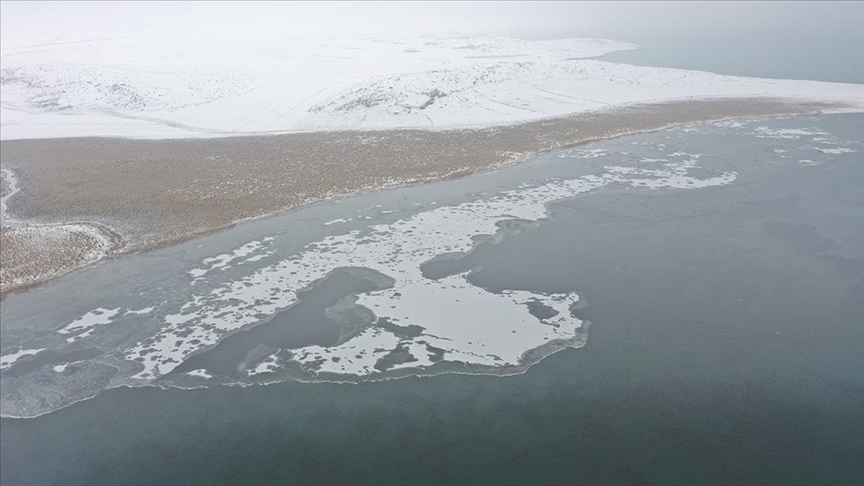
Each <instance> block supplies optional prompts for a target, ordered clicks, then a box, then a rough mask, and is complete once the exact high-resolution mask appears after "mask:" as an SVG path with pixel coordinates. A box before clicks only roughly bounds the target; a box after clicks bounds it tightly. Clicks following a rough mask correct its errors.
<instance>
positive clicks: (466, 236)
mask: <svg viewBox="0 0 864 486" xmlns="http://www.w3.org/2000/svg"><path fill="white" fill-rule="evenodd" d="M839 119H843V116H839V118H838V117H822V118H792V119H787V120H778V121H748V122H739V121H731V122H722V123H718V124H715V125H713V126H694V127H686V128H682V129H676V130H671V131H666V132H659V133H656V134H644V135H637V136H631V137H623V138H621V139H617V140H611V141H604V142H599V143H595V144H591V145H588V146H583V147H579V148H575V149H568V150H563V151H558V152H553V153H549V154H545V155H543V156H541V157H538V158H537V159H535V160H532V161H530V162H528V163H526V164H524V165H520V166H519V167H514V168H508V169H505V170H500V171H498V172H496V173H493V174H486V175H481V176H476V177H470V178H466V179H463V180H459V181H450V182H444V183H436V184H429V185H425V186H419V187H414V188H405V189H399V190H393V191H386V192H382V193H377V194H369V195H364V196H359V197H356V198H352V199H348V200H343V201H333V202H330V203H325V204H320V205H316V206H313V207H309V208H304V209H302V210H299V211H295V212H291V213H286V214H283V215H280V216H276V217H273V218H268V219H266V220H260V221H255V222H250V223H247V224H243V225H240V226H238V227H236V228H234V229H231V230H229V231H226V232H224V233H220V234H217V235H212V236H208V237H205V238H201V239H199V240H194V241H190V242H187V243H185V244H182V245H179V246H177V247H173V248H169V249H164V250H160V251H156V252H151V253H147V254H144V255H133V256H129V257H125V258H122V259H118V260H114V261H111V262H105V263H103V264H100V265H98V266H96V267H94V268H91V269H86V270H84V271H82V272H78V273H76V274H74V275H71V276H68V277H66V278H63V279H61V280H59V281H57V282H54V283H52V284H49V285H46V286H44V287H41V288H39V289H36V290H34V291H32V292H28V293H25V294H21V295H12V296H10V297H9V298H8V299H7V301H6V302H4V305H3V324H2V328H0V331H2V333H3V334H2V338H3V339H2V340H3V349H2V359H3V362H4V370H3V374H0V380H2V396H0V404H2V413H3V415H6V416H10V415H11V416H33V415H38V414H42V413H46V412H49V411H51V410H54V409H56V408H58V407H62V406H65V405H68V404H70V403H73V402H75V401H77V400H81V399H84V398H88V397H90V396H93V395H94V394H96V393H98V392H99V391H101V390H104V389H106V388H112V387H117V386H121V385H146V384H161V385H166V386H171V385H176V386H180V387H199V386H215V385H218V384H250V383H261V382H278V381H285V380H303V381H362V380H369V379H373V380H374V379H384V378H391V377H399V376H405V375H411V374H438V373H447V372H458V373H476V374H512V373H519V372H523V371H524V370H525V369H526V368H527V367H528V366H530V365H531V364H533V363H536V362H537V361H539V360H541V359H543V358H544V357H546V356H548V355H549V354H552V353H554V352H555V351H558V350H560V349H563V348H568V347H580V346H582V345H584V344H585V342H586V340H587V339H588V333H587V327H588V326H587V321H586V319H585V318H584V317H580V315H581V312H582V310H581V309H584V308H585V306H586V305H587V308H588V309H590V306H591V302H590V299H588V300H587V302H586V300H585V299H584V298H583V296H582V295H581V294H580V292H581V291H582V289H580V288H563V289H554V290H550V289H544V288H542V287H538V286H533V285H527V286H521V287H514V288H493V287H492V286H489V285H482V284H477V283H476V282H475V281H474V277H473V275H474V274H475V272H476V268H475V267H473V266H471V265H470V264H468V263H469V262H471V261H472V258H473V255H474V251H475V250H476V248H478V245H479V246H480V247H482V246H488V245H495V244H498V243H500V242H502V241H506V240H507V239H508V237H512V236H513V235H516V234H519V233H520V232H526V231H529V232H530V231H535V230H536V229H537V228H538V227H540V226H542V225H543V224H545V222H546V221H547V220H548V218H549V217H550V212H549V211H550V208H554V207H556V205H561V204H566V202H567V201H569V200H571V199H572V198H574V197H579V196H581V195H586V194H591V193H604V192H606V193H618V192H624V193H634V194H640V193H643V192H644V193H646V194H650V193H653V192H654V191H658V190H659V191H672V192H675V191H705V193H706V197H707V195H710V194H713V193H712V192H711V191H720V190H746V189H747V188H748V187H749V182H748V181H750V180H751V178H752V177H756V176H759V177H766V175H767V176H768V177H772V176H775V175H776V176H777V177H783V176H784V174H787V173H789V172H790V171H791V172H795V171H804V170H820V169H819V168H820V167H822V166H825V165H830V164H832V163H836V162H837V161H844V160H847V161H848V160H856V157H857V158H860V156H861V151H862V143H861V140H860V139H857V140H856V139H854V138H855V137H854V132H851V133H850V132H848V130H847V133H842V130H841V131H840V132H841V133H833V132H832V130H829V129H826V128H824V127H825V126H826V124H827V125H830V126H832V127H833V128H836V126H835V125H836V124H834V125H832V124H831V123H830V122H831V121H832V120H839ZM841 125H842V124H841ZM850 136H852V138H853V139H851V140H850V139H849V137H850ZM740 146H748V147H749V150H748V155H747V156H746V157H742V156H741V155H740V153H738V154H737V155H736V152H734V150H732V149H733V148H734V147H740ZM688 209H690V210H694V211H697V210H698V208H688ZM538 225H539V226H538ZM778 231H781V232H782V231H783V229H782V228H780V229H779V230H778ZM834 251H835V252H837V255H835V256H837V257H838V258H844V257H846V255H844V254H843V252H844V249H843V248H836V249H834ZM340 269H343V270H340ZM346 271H347V272H348V273H349V274H350V276H351V277H350V278H349V279H347V280H344V279H343V281H338V278H340V277H339V276H340V275H343V274H344V272H346ZM343 277H344V275H343ZM334 279H337V280H334ZM318 288H321V289H323V290H322V292H323V294H322V295H317V294H316V295H312V294H313V292H314V291H315V290H316V289H318ZM304 294H305V295H306V297H308V300H307V299H306V297H304ZM298 303H301V304H303V305H305V309H306V310H305V311H303V312H305V314H302V318H301V317H300V316H298V315H294V316H292V312H294V313H298V312H300V309H301V305H300V304H298ZM304 320H306V321H309V320H312V321H314V322H317V323H319V324H318V325H310V326H306V327H305V328H304V329H303V330H301V327H302V326H301V325H300V324H301V323H302V322H305V321H304ZM265 331H266V332H265ZM325 331H326V332H325ZM256 332H257V334H258V335H256V334H255V333H256ZM277 338H278V339H277ZM283 341H284V342H285V343H287V344H282V345H278V344H277V342H283ZM91 350H96V353H94V352H92V351H91ZM82 351H86V352H82ZM94 354H96V355H95V356H94ZM70 357H74V359H70ZM186 360H188V361H189V363H188V364H187V363H184V361H186ZM208 363H209V365H208ZM34 365H35V366H34ZM208 366H209V367H208ZM16 370H17V371H16ZM22 371H24V372H22Z"/></svg>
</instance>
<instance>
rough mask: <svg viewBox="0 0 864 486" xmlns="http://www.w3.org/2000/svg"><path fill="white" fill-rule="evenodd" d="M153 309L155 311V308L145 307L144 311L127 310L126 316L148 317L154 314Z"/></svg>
mask: <svg viewBox="0 0 864 486" xmlns="http://www.w3.org/2000/svg"><path fill="white" fill-rule="evenodd" d="M153 309H155V307H144V308H143V309H138V310H127V311H126V312H125V314H126V315H128V314H135V315H146V314H149V313H151V312H153Z"/></svg>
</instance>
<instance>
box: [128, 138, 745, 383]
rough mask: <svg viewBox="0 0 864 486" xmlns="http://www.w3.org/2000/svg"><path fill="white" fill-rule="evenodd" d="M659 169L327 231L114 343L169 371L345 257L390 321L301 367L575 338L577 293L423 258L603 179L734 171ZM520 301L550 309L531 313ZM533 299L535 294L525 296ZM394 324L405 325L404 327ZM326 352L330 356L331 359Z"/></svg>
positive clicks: (551, 184) (309, 357)
mask: <svg viewBox="0 0 864 486" xmlns="http://www.w3.org/2000/svg"><path fill="white" fill-rule="evenodd" d="M680 156H687V157H686V158H683V160H680V161H678V162H674V163H668V164H665V165H664V166H662V168H660V169H656V170H647V169H631V168H622V167H611V168H608V170H607V172H605V173H601V174H600V175H588V176H583V177H580V178H576V179H570V180H550V181H548V182H547V183H545V184H542V185H539V186H535V187H521V188H519V189H514V190H511V191H507V192H504V193H501V194H499V195H496V196H490V197H487V198H485V199H481V200H476V201H472V202H465V203H462V204H459V205H455V206H439V207H436V208H433V209H429V210H425V211H422V212H420V213H417V214H414V215H413V216H410V217H407V218H404V219H400V220H398V221H396V222H394V223H389V224H379V225H373V226H370V227H369V228H367V229H366V230H365V231H360V230H354V231H350V232H347V233H344V234H340V235H333V236H327V237H324V238H323V239H321V240H319V241H317V242H315V243H312V244H309V245H307V246H306V248H305V250H304V251H302V252H301V253H299V254H296V255H294V256H292V257H289V258H287V259H283V260H282V261H279V262H277V263H274V264H272V265H268V266H265V267H263V268H260V269H259V270H257V271H255V272H254V273H252V274H250V275H248V276H246V277H243V278H239V279H237V280H234V281H231V282H228V283H225V284H223V285H221V286H218V287H216V288H214V289H209V290H206V291H202V292H201V293H198V294H196V295H194V297H193V298H192V299H191V300H190V302H188V303H187V304H186V305H184V306H183V307H181V308H180V310H179V312H178V313H175V314H170V315H168V316H166V317H165V318H164V322H163V327H162V329H161V330H160V331H159V332H158V333H157V334H156V335H155V336H152V337H151V338H149V339H147V340H146V341H144V342H142V343H140V344H138V345H136V346H133V347H131V348H130V349H126V350H123V351H122V352H121V355H122V357H124V358H126V359H129V360H134V359H135V358H138V357H144V358H145V360H144V362H143V363H142V364H143V369H142V370H141V371H140V372H139V373H138V374H137V375H135V377H134V378H136V379H141V380H145V381H149V380H152V379H154V378H157V377H159V376H162V375H164V374H166V373H168V372H170V371H171V370H173V369H174V368H175V367H176V366H177V365H178V364H179V363H181V362H182V361H183V360H184V359H185V358H186V357H188V356H189V355H191V354H192V353H194V352H196V351H200V350H201V349H203V348H206V347H210V346H212V345H214V344H216V343H217V342H218V341H219V339H220V338H221V337H223V336H225V335H227V334H229V333H231V332H233V331H236V330H238V329H241V328H244V327H247V326H250V325H253V324H256V323H258V322H260V321H261V318H262V317H261V316H262V315H263V316H269V315H272V314H274V313H276V312H278V311H279V310H281V309H284V308H286V307H288V306H290V305H292V304H294V303H296V302H297V292H298V291H300V290H302V289H304V288H307V287H309V286H310V285H313V284H314V283H316V282H318V281H320V280H321V279H323V278H325V277H326V276H327V275H328V274H329V273H330V272H332V271H333V270H335V269H338V268H344V267H362V268H368V269H371V270H374V271H377V272H380V273H382V274H385V275H387V276H389V277H391V278H393V279H394V281H395V284H394V285H393V286H392V288H388V289H385V290H379V291H374V292H369V293H364V294H360V295H359V296H358V297H357V303H358V304H359V305H362V306H365V307H367V308H368V309H370V310H372V311H373V312H374V313H375V315H376V316H377V317H379V318H386V319H387V320H389V322H390V323H391V326H388V327H381V326H378V325H373V326H371V327H369V328H367V329H365V330H363V331H362V332H360V333H359V334H358V335H356V336H354V337H352V338H351V339H348V340H347V341H345V342H344V343H342V344H340V345H338V346H334V347H329V348H325V347H319V346H309V347H306V348H302V349H298V350H294V357H293V358H292V359H293V360H294V361H295V362H296V363H299V364H300V365H301V366H302V367H304V368H305V369H307V371H309V372H312V373H314V372H318V373H320V372H332V373H344V374H352V375H357V374H359V375H368V374H374V373H378V372H380V371H381V370H382V369H393V368H400V367H419V368H422V367H424V366H427V365H429V364H430V363H431V362H432V361H433V358H432V356H435V358H434V360H436V361H437V360H440V361H453V362H463V363H467V364H472V365H484V366H512V365H519V364H521V363H522V359H523V356H525V353H527V352H531V351H534V350H536V349H537V348H539V347H541V346H544V345H548V344H550V343H557V342H562V343H564V344H565V345H566V343H567V340H568V339H570V340H571V341H572V342H571V343H570V344H571V345H579V344H581V342H576V341H578V340H577V339H576V336H575V334H574V333H575V331H576V330H578V329H580V326H581V324H582V323H581V322H580V321H579V320H578V319H576V318H575V317H573V316H572V315H571V314H570V313H569V311H568V312H564V308H565V307H569V306H570V305H571V304H572V303H574V302H575V301H576V299H577V298H578V297H577V296H576V295H575V294H562V295H544V294H540V293H531V292H524V291H518V292H517V291H509V292H502V293H494V292H489V291H487V290H484V289H482V288H478V287H476V286H474V285H472V284H471V283H470V282H469V281H468V279H467V277H466V275H465V274H460V275H452V276H448V277H445V278H441V279H437V280H434V279H430V278H426V277H424V276H423V274H422V272H421V269H420V267H421V265H422V264H424V263H425V262H429V261H430V260H433V259H435V258H436V257H437V256H439V255H444V254H452V253H459V252H468V251H470V250H471V249H472V248H473V246H474V244H475V240H474V239H473V238H474V237H477V236H480V235H495V234H496V233H497V232H499V231H500V230H501V225H502V224H509V223H507V222H508V221H512V220H523V221H529V222H530V221H537V220H539V219H542V218H545V217H546V215H547V209H546V205H547V204H548V203H550V202H553V201H556V200H559V199H563V198H567V197H571V196H574V195H577V194H580V193H583V192H587V191H592V190H596V189H598V188H600V187H603V186H605V185H608V184H613V183H617V184H624V185H630V186H634V187H639V186H641V187H650V188H661V187H675V188H695V187H707V186H713V185H723V184H728V183H729V182H731V181H732V180H734V179H735V177H736V174H735V173H734V172H726V173H722V174H718V175H717V176H715V177H710V178H707V179H700V178H696V177H692V176H690V175H688V170H689V169H691V168H693V167H695V164H696V161H697V159H698V158H699V156H700V154H684V153H681V154H680ZM529 302H537V303H539V304H542V305H545V306H546V307H549V308H552V309H554V310H555V311H556V312H557V314H555V317H554V318H549V319H545V320H544V319H539V318H537V317H535V316H534V315H532V314H531V313H530V312H529V308H530V307H531V305H529ZM532 305H537V304H532ZM394 326H412V327H410V328H408V329H413V330H414V331H416V332H411V333H406V332H402V331H400V330H399V327H394ZM334 358H336V359H334Z"/></svg>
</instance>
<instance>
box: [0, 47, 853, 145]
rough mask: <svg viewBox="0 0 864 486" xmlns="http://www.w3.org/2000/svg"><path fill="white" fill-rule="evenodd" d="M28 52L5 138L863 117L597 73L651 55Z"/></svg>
mask: <svg viewBox="0 0 864 486" xmlns="http://www.w3.org/2000/svg"><path fill="white" fill-rule="evenodd" d="M30 42H31V43H27V42H23V41H16V40H15V39H4V42H3V46H2V49H0V54H2V57H3V65H2V70H0V123H2V132H0V138H2V139H7V140H8V139H22V138H45V137H72V136H97V135H102V136H123V137H136V138H174V137H212V136H225V135H231V134H235V135H236V134H259V133H278V132H289V131H303V130H336V129H374V128H379V129H384V128H398V127H411V128H433V129H442V128H458V127H477V126H490V125H500V124H511V123H517V122H523V121H528V120H536V119H542V118H547V117H554V116H561V115H566V114H572V113H579V112H585V111H590V110H596V109H602V108H608V107H614V106H618V105H622V104H627V103H638V102H647V101H659V100H673V99H684V98H691V97H717V96H742V97H750V96H771V97H782V98H793V99H806V100H827V101H844V102H849V103H851V104H853V105H854V106H856V107H858V108H859V109H864V85H849V84H835V83H820V82H809V81H784V80H765V79H752V78H740V77H733V76H723V75H717V74H711V73H705V72H694V71H683V70H677V69H664V68H651V67H637V66H630V65H623V64H613V63H608V62H603V61H597V60H589V59H586V58H591V57H597V56H601V55H604V54H607V53H610V52H614V51H620V50H626V49H634V48H637V47H638V46H635V45H632V44H627V43H622V42H616V41H610V40H602V39H559V40H545V41H528V40H519V39H512V38H505V37H491V36H480V37H456V38H454V37H449V38H447V37H419V36H417V37H412V38H409V37H404V36H402V37H394V36H356V35H355V36H347V35H346V36H342V37H340V36H328V37H310V36H306V37H303V36H299V35H298V36H293V37H292V36H291V34H285V33H280V34H278V35H277V34H273V33H272V32H271V33H262V34H261V35H251V34H248V33H246V34H243V35H239V34H232V33H220V34H219V35H212V34H211V35H203V34H200V33H198V34H194V33H189V34H187V35H178V34H177V33H176V32H175V33H170V34H169V33H149V34H147V35H137V36H129V37H111V38H100V39H91V40H81V41H71V42H70V41H66V42H60V43H56V42H55V43H50V42H41V43H36V44H34V43H32V41H30Z"/></svg>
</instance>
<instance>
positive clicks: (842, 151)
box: [816, 147, 856, 155]
mask: <svg viewBox="0 0 864 486" xmlns="http://www.w3.org/2000/svg"><path fill="white" fill-rule="evenodd" d="M816 150H818V151H820V152H822V153H823V154H833V155H839V154H851V153H853V152H856V150H853V149H850V148H818V147H817V148H816Z"/></svg>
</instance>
